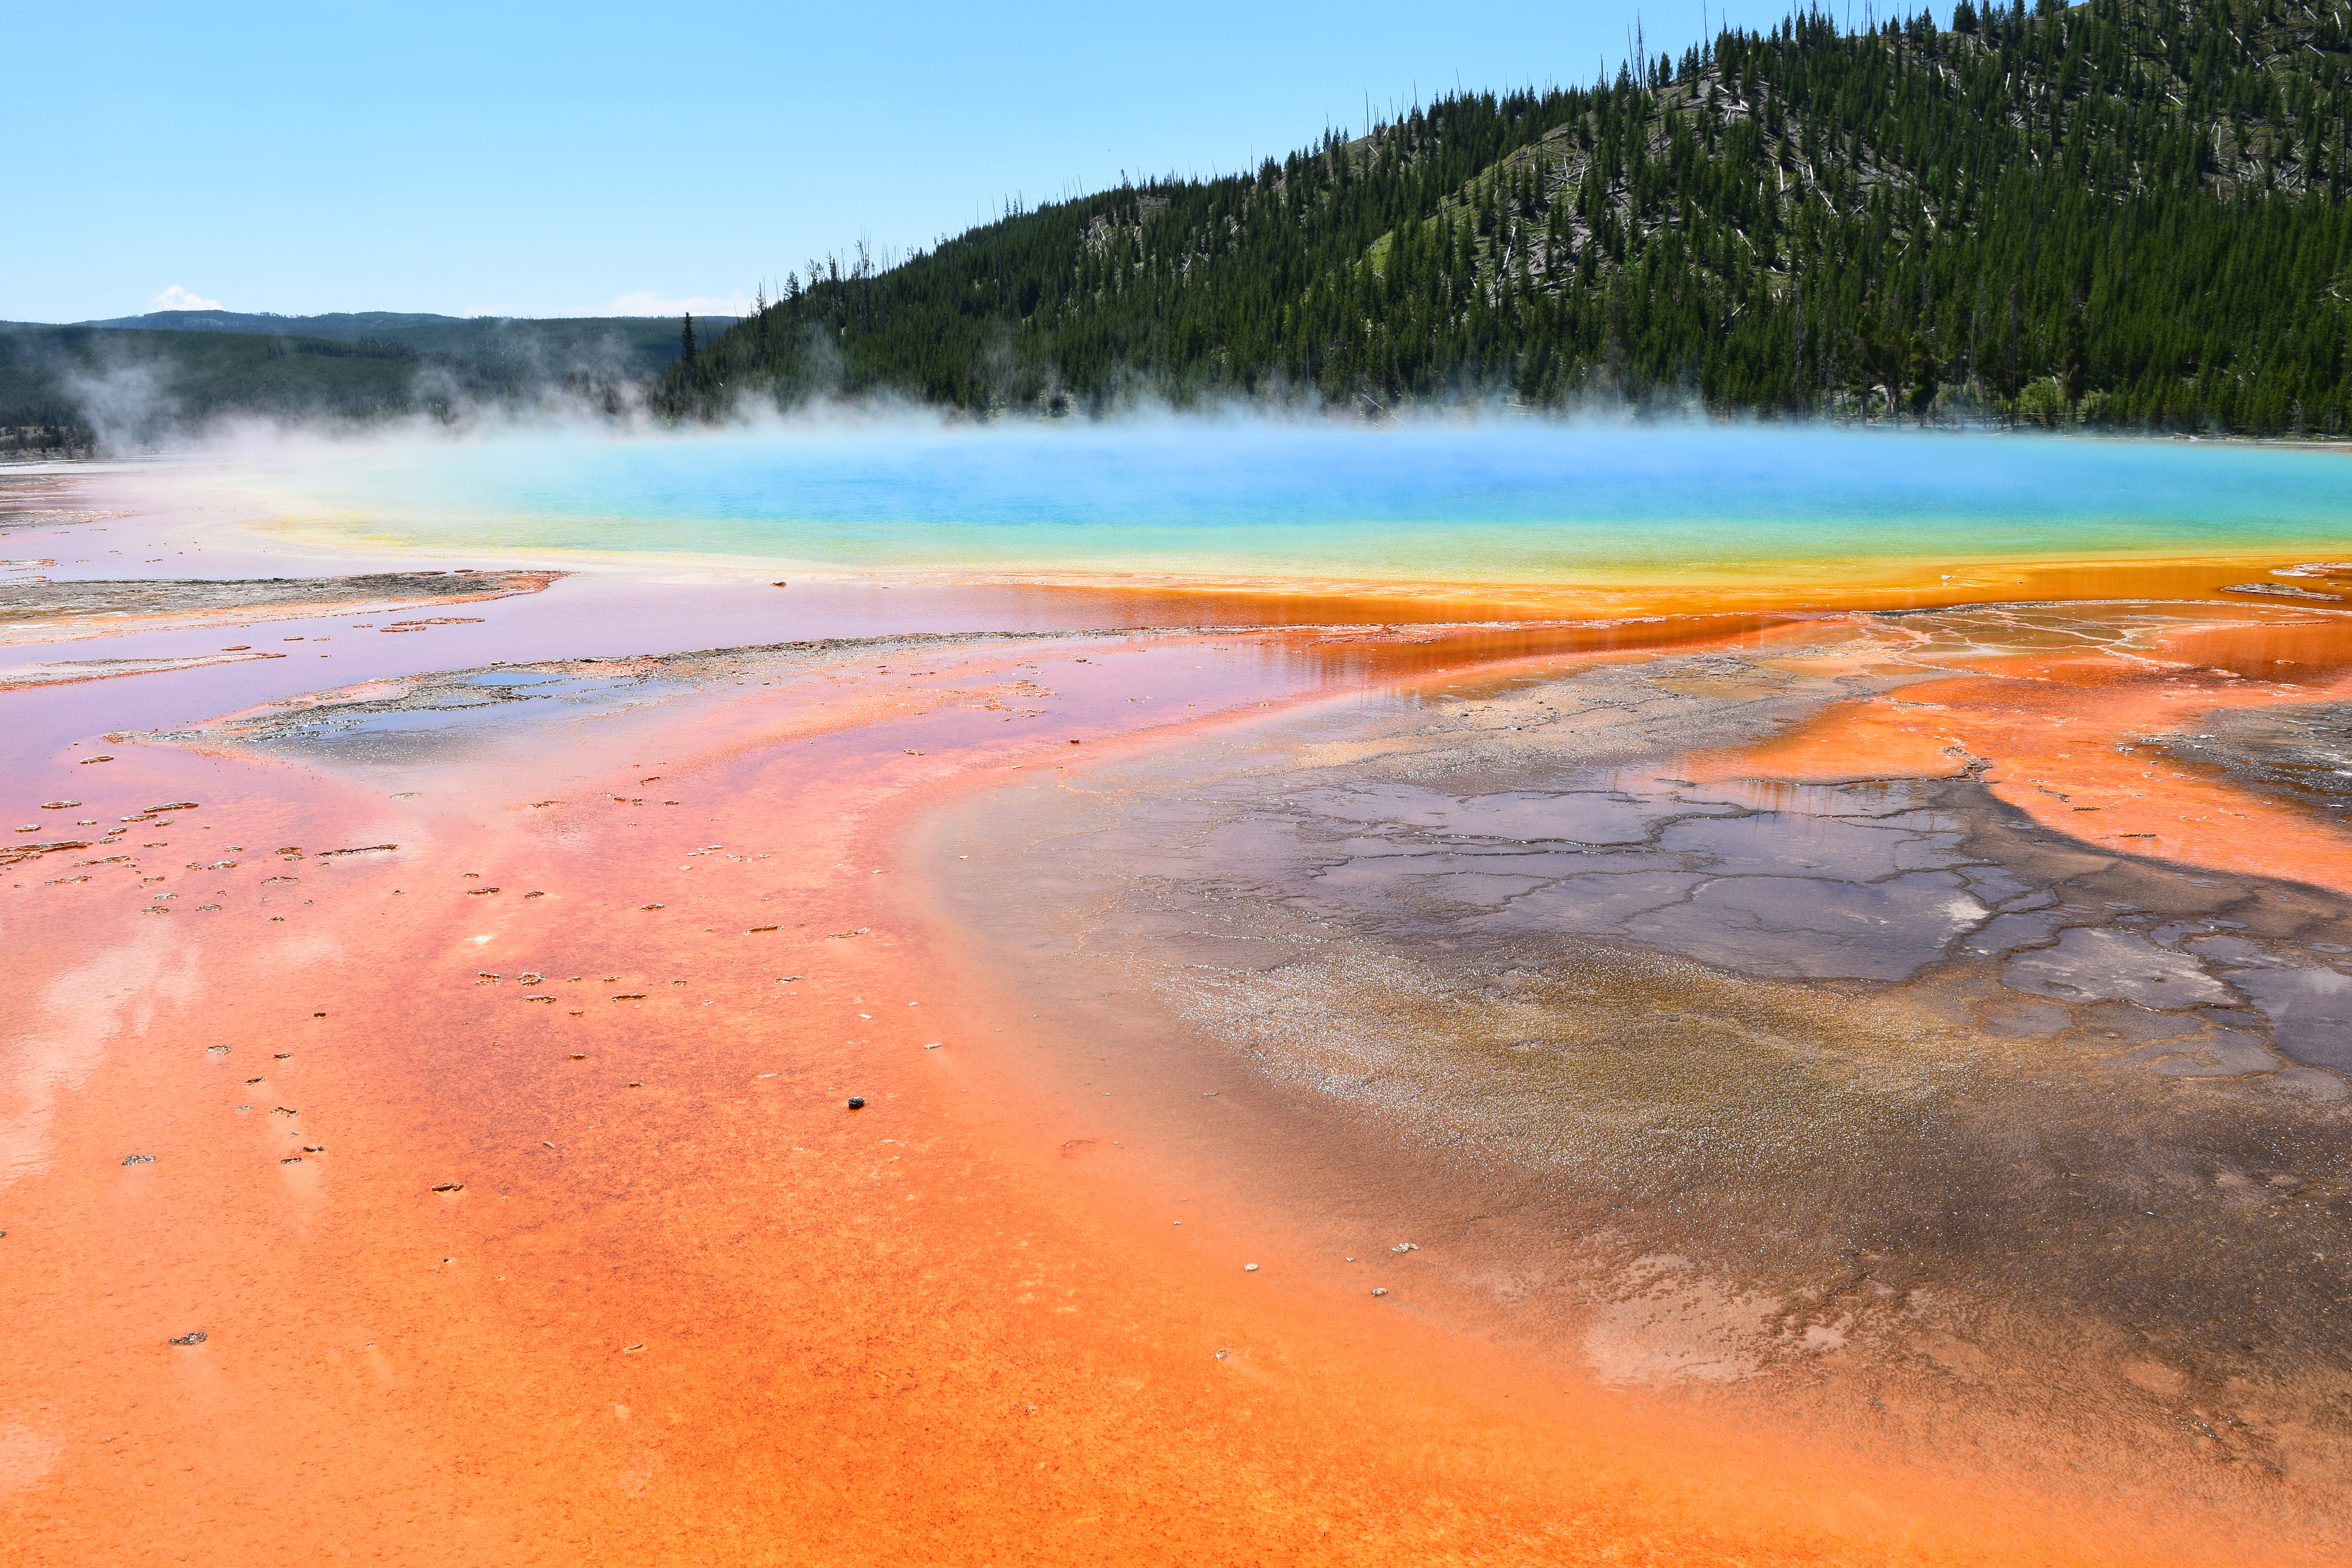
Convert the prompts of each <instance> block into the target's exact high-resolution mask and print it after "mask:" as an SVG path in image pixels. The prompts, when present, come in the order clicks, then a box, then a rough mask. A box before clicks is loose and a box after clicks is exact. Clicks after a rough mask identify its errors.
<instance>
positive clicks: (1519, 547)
mask: <svg viewBox="0 0 2352 1568" xmlns="http://www.w3.org/2000/svg"><path fill="white" fill-rule="evenodd" d="M282 478H283V481H284V485H285V489H283V491H282V492H281V493H280V495H279V497H278V504H279V506H280V508H281V510H283V511H284V512H285V513H286V515H288V517H289V519H291V520H292V521H296V522H298V523H299V524H302V525H304V526H306V527H308V528H313V529H315V528H318V527H320V526H323V527H325V528H327V529H329V530H330V531H337V532H350V533H353V534H364V535H372V536H376V537H391V538H396V539H400V540H403V541H406V542H414V543H417V544H421V545H427V546H446V547H465V548H491V549H517V548H541V549H548V548H552V549H566V550H588V551H598V552H614V551H621V552H661V553H688V554H698V555H722V556H740V557H748V558H754V559H758V560H762V561H770V562H788V563H798V564H802V565H804V566H810V567H835V568H841V569H847V570H885V571H887V570H892V569H921V568H941V569H948V570H956V571H980V572H997V571H1011V572H1018V571H1022V570H1055V571H1077V572H1140V573H1150V574H1175V575H1180V576H1181V575H1192V574H1216V575H1222V576H1228V577H1231V576H1242V577H1268V578H1282V577H1297V576H1309V577H1346V578H1354V579H1373V580H1400V581H1424V582H1470V583H1476V582H1486V583H1496V582H1519V583H1546V582H1569V581H1586V582H1592V581H1608V580H1635V579H1643V578H1650V579H1655V578H1660V577H1672V578H1700V579H1706V578H1721V577H1737V576H1739V575H1741V574H1746V573H1750V572H1758V571H1769V569H1772V568H1784V567H1787V566H1789V565H1791V564H1796V563H1812V564H1814V565H1816V566H1832V567H1833V566H1834V564H1835V563H1841V562H1853V563H1869V562H1894V561H1902V560H1921V559H1927V560H1946V561H1951V562H1956V563H1957V562H1962V561H1967V560H1969V559H1972V558H1973V559H2003V560H2017V559H2028V558H2035V557H2058V556H2100V555H2113V554H2127V553H2141V552H2163V553H2172V552H2180V553H2197V554H2230V553H2239V552H2244V553H2250V554H2252V553H2263V552H2279V551H2283V550H2284V551H2300V550H2305V549H2314V550H2332V551H2336V552H2343V551H2345V550H2347V548H2352V461H2348V460H2347V456H2345V455H2340V454H2337V453H2335V452H2332V451H2325V450H2315V449H2311V448H2277V447H2243V446H2224V445H2213V444H2200V443H2187V442H2154V441H2150V442H2139V441H2105V440H2091V439H2060V438H2053V437H2025V436H1995V435H1975V436H1954V435H1916V434H1891V433H1876V432H1837V431H1831V430H1791V429H1787V428H1771V427H1730V428H1726V427H1714V426H1667V427H1639V428H1624V427H1613V426H1569V425H1558V424H1547V423H1540V422H1535V421H1501V420H1497V421H1493V422H1488V423H1482V424H1470V425H1458V426H1445V425H1422V426H1407V427H1395V426H1391V427H1386V428H1372V429H1364V428H1354V427H1341V426H1325V425H1314V424H1303V425H1276V424H1264V423H1254V422H1246V421H1199V422H1193V421H1182V420H1174V419H1171V420H1163V421H1141V422H1138V423H1135V424H1131V425H1123V426H1024V427H1021V428H1014V429H1006V428H1002V427H998V428H964V429H950V428H942V427H940V426H931V425H925V424H918V423H911V422H910V423H901V424H881V425H856V426H840V427H831V428H824V427H808V428H779V429H770V430H766V431H758V432H740V433H731V434H727V435H719V436H704V437H687V438H636V439H621V438H609V437H596V436H592V435H585V434H581V433H577V432H542V433H535V434H530V433H527V434H510V435H506V436H501V437H487V438H478V439H473V440H467V441H462V442H434V443H422V444H408V445H400V446H394V447H363V448H352V449H346V450H344V451H342V452H341V454H340V455H338V456H336V457H334V458H331V459H330V460H325V461H320V462H310V463H304V464H301V465H299V466H297V467H295V468H293V469H291V470H289V472H288V473H287V474H285V475H284V476H282Z"/></svg>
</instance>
